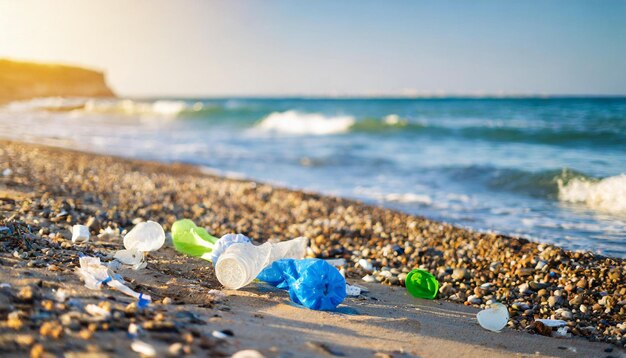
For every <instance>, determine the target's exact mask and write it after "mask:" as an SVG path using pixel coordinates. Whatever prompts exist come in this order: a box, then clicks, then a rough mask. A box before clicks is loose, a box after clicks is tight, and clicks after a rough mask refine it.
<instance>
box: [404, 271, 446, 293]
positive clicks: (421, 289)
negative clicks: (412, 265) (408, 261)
mask: <svg viewBox="0 0 626 358" xmlns="http://www.w3.org/2000/svg"><path fill="white" fill-rule="evenodd" d="M405 286H406V289H407V291H409V293H410V294H411V295H413V296H414V297H419V298H425V299H429V300H432V299H434V298H435V297H437V292H438V291H439V282H438V281H437V279H436V278H435V276H433V275H432V274H431V273H430V272H428V271H425V270H421V269H415V270H412V271H411V272H409V274H408V275H407V276H406V279H405Z"/></svg>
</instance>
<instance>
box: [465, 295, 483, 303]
mask: <svg viewBox="0 0 626 358" xmlns="http://www.w3.org/2000/svg"><path fill="white" fill-rule="evenodd" d="M467 302H469V303H470V304H472V305H479V304H480V303H481V302H482V300H481V299H480V298H478V297H476V296H475V295H471V296H469V297H468V298H467Z"/></svg>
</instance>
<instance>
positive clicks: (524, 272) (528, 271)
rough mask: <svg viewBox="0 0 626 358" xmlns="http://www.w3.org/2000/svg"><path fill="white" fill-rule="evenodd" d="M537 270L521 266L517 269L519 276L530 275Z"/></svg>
mask: <svg viewBox="0 0 626 358" xmlns="http://www.w3.org/2000/svg"><path fill="white" fill-rule="evenodd" d="M534 272H535V269H533V268H519V269H517V271H516V274H517V275H519V276H530V275H532V274H533V273H534Z"/></svg>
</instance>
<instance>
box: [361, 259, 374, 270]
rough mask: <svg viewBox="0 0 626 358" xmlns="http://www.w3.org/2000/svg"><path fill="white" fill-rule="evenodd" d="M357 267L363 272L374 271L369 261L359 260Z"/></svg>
mask: <svg viewBox="0 0 626 358" xmlns="http://www.w3.org/2000/svg"><path fill="white" fill-rule="evenodd" d="M358 264H359V266H361V267H362V268H363V269H364V270H365V271H372V270H374V265H372V263H371V262H370V261H367V260H366V259H360V260H359V262H358Z"/></svg>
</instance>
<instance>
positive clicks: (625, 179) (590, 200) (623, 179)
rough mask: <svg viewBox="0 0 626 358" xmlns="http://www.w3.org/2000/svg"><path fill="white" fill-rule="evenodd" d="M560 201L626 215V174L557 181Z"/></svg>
mask: <svg viewBox="0 0 626 358" xmlns="http://www.w3.org/2000/svg"><path fill="white" fill-rule="evenodd" d="M557 184H558V188H559V200H561V201H564V202H569V203H582V204H584V205H586V206H587V207H589V208H591V209H594V210H598V211H602V212H607V213H611V214H622V215H623V214H626V174H620V175H616V176H612V177H607V178H604V179H590V178H584V177H582V178H574V179H572V180H569V181H567V182H565V181H563V180H558V181H557Z"/></svg>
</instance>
